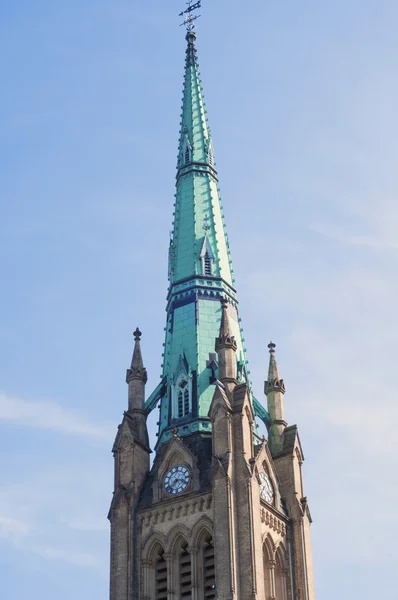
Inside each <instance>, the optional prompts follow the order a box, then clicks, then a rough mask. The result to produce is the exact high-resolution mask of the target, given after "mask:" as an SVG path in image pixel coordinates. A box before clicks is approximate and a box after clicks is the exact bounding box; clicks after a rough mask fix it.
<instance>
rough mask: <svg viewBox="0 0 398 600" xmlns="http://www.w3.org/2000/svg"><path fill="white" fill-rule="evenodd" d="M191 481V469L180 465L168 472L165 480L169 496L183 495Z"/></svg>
mask: <svg viewBox="0 0 398 600" xmlns="http://www.w3.org/2000/svg"><path fill="white" fill-rule="evenodd" d="M190 480H191V476H190V473H189V469H188V468H187V467H184V466H183V465H178V466H175V467H173V468H172V469H170V471H167V473H166V477H165V478H164V489H165V490H166V492H167V493H168V494H174V495H175V494H181V492H183V491H184V490H185V488H186V487H187V486H188V484H189V482H190Z"/></svg>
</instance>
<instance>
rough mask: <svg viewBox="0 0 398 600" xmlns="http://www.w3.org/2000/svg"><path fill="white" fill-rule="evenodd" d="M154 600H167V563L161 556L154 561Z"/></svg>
mask: <svg viewBox="0 0 398 600" xmlns="http://www.w3.org/2000/svg"><path fill="white" fill-rule="evenodd" d="M156 600H167V563H166V561H165V559H164V557H163V556H160V557H159V558H158V560H157V562H156Z"/></svg>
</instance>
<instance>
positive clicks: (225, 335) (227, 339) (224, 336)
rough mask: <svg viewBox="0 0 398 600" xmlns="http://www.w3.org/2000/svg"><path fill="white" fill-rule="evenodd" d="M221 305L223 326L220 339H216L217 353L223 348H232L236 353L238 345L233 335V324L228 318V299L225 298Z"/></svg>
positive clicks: (221, 326)
mask: <svg viewBox="0 0 398 600" xmlns="http://www.w3.org/2000/svg"><path fill="white" fill-rule="evenodd" d="M221 305H222V315H221V325H220V333H219V335H218V338H217V339H216V352H218V351H219V350H220V349H221V348H232V350H235V351H236V348H237V343H236V340H235V337H234V336H233V335H232V329H231V324H230V322H229V316H228V300H227V299H226V298H223V299H222V300H221Z"/></svg>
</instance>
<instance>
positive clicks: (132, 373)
mask: <svg viewBox="0 0 398 600" xmlns="http://www.w3.org/2000/svg"><path fill="white" fill-rule="evenodd" d="M141 335H142V333H141V331H140V330H139V329H138V327H137V329H136V330H135V331H134V340H135V342H134V351H133V358H132V359H131V366H130V368H129V369H128V370H127V375H126V381H127V383H128V382H129V381H131V380H132V379H140V380H141V381H143V382H144V383H146V382H147V379H148V376H147V372H146V368H145V367H144V363H143V360H142V353H141V344H140V339H141Z"/></svg>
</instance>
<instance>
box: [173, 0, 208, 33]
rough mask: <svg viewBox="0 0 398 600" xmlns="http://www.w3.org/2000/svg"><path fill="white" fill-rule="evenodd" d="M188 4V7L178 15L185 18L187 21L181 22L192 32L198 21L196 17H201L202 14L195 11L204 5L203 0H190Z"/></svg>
mask: <svg viewBox="0 0 398 600" xmlns="http://www.w3.org/2000/svg"><path fill="white" fill-rule="evenodd" d="M186 4H187V6H188V8H186V9H185V10H183V11H182V12H180V14H179V15H178V16H179V17H184V18H185V21H184V22H183V23H181V26H182V25H185V26H186V29H187V32H188V33H191V32H192V31H193V30H194V29H195V23H194V21H196V19H199V17H200V16H201V15H195V14H194V11H195V10H198V9H199V8H200V7H201V6H202V0H198V1H197V2H193V0H188V2H187V3H186Z"/></svg>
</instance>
